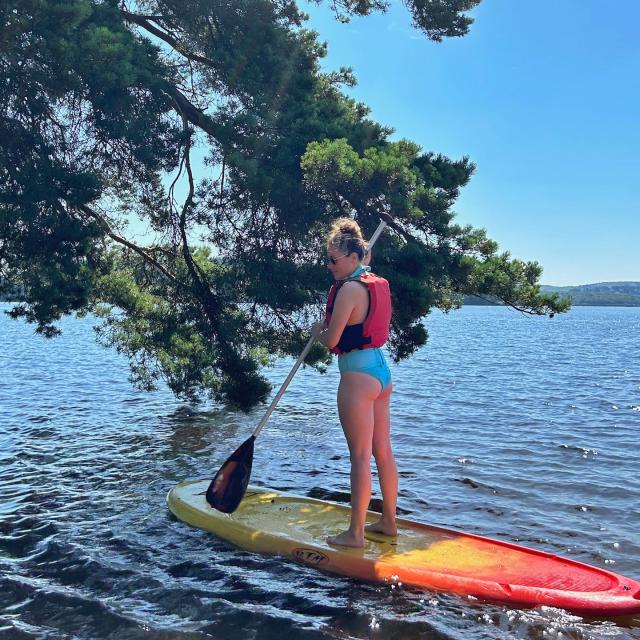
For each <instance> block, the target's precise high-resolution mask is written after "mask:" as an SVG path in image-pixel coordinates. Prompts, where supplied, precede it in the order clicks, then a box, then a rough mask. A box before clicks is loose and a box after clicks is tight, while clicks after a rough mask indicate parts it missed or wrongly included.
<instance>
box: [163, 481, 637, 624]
mask: <svg viewBox="0 0 640 640" xmlns="http://www.w3.org/2000/svg"><path fill="white" fill-rule="evenodd" d="M209 482H210V481H209V480H195V481H187V482H183V483H181V484H179V485H177V486H176V487H174V488H173V489H172V490H171V491H170V492H169V494H168V496H167V504H168V506H169V509H170V510H171V512H172V513H173V514H174V515H175V516H176V517H178V518H179V519H180V520H183V521H184V522H187V523H188V524H191V525H193V526H195V527H199V528H201V529H206V530H207V531H211V532H212V533H215V534H216V535H217V536H219V537H220V538H223V539H225V540H228V541H229V542H231V543H233V544H235V545H237V546H238V547H241V548H243V549H247V550H249V551H255V552H257V553H268V554H275V555H279V556H283V557H287V558H291V559H293V560H295V561H298V562H302V563H304V564H307V565H311V566H316V567H319V568H322V569H323V570H326V571H332V572H334V573H339V574H342V575H346V576H351V577H354V578H359V579H362V580H370V581H381V582H384V581H391V582H395V581H397V582H403V583H404V584H407V585H412V586H416V587H423V588H427V589H432V590H435V591H446V592H451V593H457V594H461V595H471V596H475V597H477V598H482V599H485V600H490V601H496V602H504V603H510V604H512V605H515V606H525V607H528V606H539V605H547V606H555V607H562V608H565V609H568V610H570V611H573V612H575V613H580V614H583V615H593V616H611V615H628V614H632V613H637V612H640V583H639V582H636V581H634V580H631V579H628V578H625V577H624V576H620V575H618V574H615V573H613V572H610V571H607V570H604V569H599V568H597V567H593V566H590V565H587V564H583V563H580V562H576V561H574V560H570V559H566V558H561V557H559V556H556V555H553V554H550V553H545V552H542V551H536V550H534V549H528V548H526V547H522V546H519V545H515V544H511V543H508V542H500V541H499V540H492V539H490V538H484V537H481V536H477V535H473V534H466V533H462V532H459V531H454V530H450V529H444V528H442V527H435V526H430V525H425V524H421V523H418V522H413V521H411V520H404V519H398V535H397V536H396V537H388V536H384V535H381V534H367V536H366V539H365V546H364V548H363V549H352V548H348V547H340V546H333V545H329V544H328V543H327V542H326V538H327V536H330V535H334V534H336V533H338V532H340V531H343V530H345V529H346V528H347V526H348V523H349V518H350V511H351V510H350V508H349V507H347V506H345V505H340V504H336V503H333V502H328V501H324V500H317V499H314V498H305V497H300V496H293V495H289V494H286V493H280V492H277V491H273V490H269V489H265V488H262V487H252V486H250V487H249V488H248V490H247V493H246V495H245V497H244V499H243V501H242V502H241V503H240V506H239V507H238V509H237V510H236V511H235V512H234V513H233V514H224V513H220V512H219V511H216V510H215V509H213V508H212V507H210V506H209V504H208V503H207V501H206V500H205V492H206V489H207V486H208V485H209ZM378 517H379V515H378V514H375V513H371V512H370V513H369V514H368V516H367V521H368V522H372V521H374V520H376V519H377V518H378Z"/></svg>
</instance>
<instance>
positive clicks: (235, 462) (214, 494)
mask: <svg viewBox="0 0 640 640" xmlns="http://www.w3.org/2000/svg"><path fill="white" fill-rule="evenodd" d="M386 226H387V223H386V222H381V223H380V224H379V225H378V228H377V229H376V230H375V232H374V234H373V235H372V236H371V240H369V248H371V247H372V246H373V245H374V243H375V241H376V240H377V239H378V237H379V236H380V234H381V233H382V231H383V230H384V228H385V227H386ZM314 341H315V338H314V337H313V336H311V338H309V342H307V346H306V347H305V348H304V350H303V351H302V353H301V354H300V356H299V358H298V359H297V360H296V363H295V364H294V365H293V368H292V369H291V371H290V372H289V375H288V376H287V379H286V380H285V381H284V382H283V383H282V386H281V387H280V390H279V391H278V393H277V394H276V396H275V398H274V399H273V400H272V401H271V404H270V405H269V408H268V409H267V412H266V413H265V414H264V416H263V417H262V420H260V423H259V424H258V426H257V427H256V429H255V431H254V432H253V434H252V435H251V436H250V437H249V438H248V439H247V440H245V441H244V442H243V443H242V444H241V445H240V446H239V447H238V448H237V449H236V450H235V451H234V452H233V453H232V454H231V455H230V456H229V457H228V458H227V460H226V461H225V463H224V464H223V465H222V466H221V467H220V469H219V471H218V473H216V475H215V476H214V478H213V480H212V481H211V484H210V485H209V488H208V489H207V493H206V496H205V497H206V499H207V502H208V503H209V504H210V505H211V506H212V507H213V508H214V509H217V510H218V511H222V512H223V513H233V512H234V511H235V510H236V509H237V508H238V505H239V504H240V501H241V500H242V498H243V497H244V494H245V492H246V490H247V485H248V484H249V477H250V476H251V465H252V464H253V448H254V443H255V441H256V438H257V437H258V436H259V435H260V432H261V431H262V429H263V428H264V426H265V425H266V424H267V421H268V420H269V417H270V416H271V414H272V412H273V410H274V409H275V408H276V405H277V404H278V402H279V401H280V398H281V397H282V395H283V394H284V392H285V391H286V389H287V387H288V386H289V383H290V382H291V380H292V378H293V376H294V375H295V374H296V371H297V370H298V369H299V368H300V365H301V364H302V362H303V361H304V359H305V358H306V357H307V354H308V353H309V350H310V349H311V347H312V345H313V343H314Z"/></svg>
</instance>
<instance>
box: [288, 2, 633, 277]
mask: <svg viewBox="0 0 640 640" xmlns="http://www.w3.org/2000/svg"><path fill="white" fill-rule="evenodd" d="M300 6H301V7H302V8H303V9H304V10H305V11H306V12H308V13H309V14H310V16H311V17H310V21H309V23H308V25H307V26H310V27H311V28H313V29H315V30H317V31H318V32H319V34H320V39H321V40H324V41H327V43H328V47H329V54H328V56H327V58H326V59H325V67H326V68H327V69H337V68H338V67H340V66H351V67H353V70H354V73H355V75H356V77H357V79H358V86H357V87H355V88H353V89H348V92H349V93H350V94H351V95H352V96H353V97H354V98H356V99H358V100H360V101H362V102H364V103H366V104H367V105H368V106H369V107H370V108H371V109H372V114H371V115H372V117H373V118H374V119H375V120H377V121H379V122H381V123H383V124H385V125H388V126H391V127H394V128H395V130H396V133H395V134H394V136H393V137H394V139H396V138H408V139H410V140H413V141H415V142H417V143H418V144H420V145H421V146H422V147H423V148H424V149H425V150H428V151H434V152H438V153H443V154H445V155H447V156H449V157H451V158H459V157H461V156H463V155H468V156H470V158H471V160H472V161H473V162H475V163H476V164H477V171H476V174H475V175H474V176H473V178H472V180H471V182H470V183H469V185H468V186H467V187H465V189H464V190H463V193H462V195H461V197H460V198H459V200H458V202H457V203H456V206H455V207H454V209H455V210H456V211H457V213H458V221H459V222H461V223H465V224H467V223H468V224H472V225H474V226H477V227H484V228H486V229H487V231H488V233H489V236H490V237H491V238H493V239H495V240H497V241H498V242H499V243H500V247H501V249H503V250H509V251H511V253H512V255H513V256H514V257H518V258H522V259H525V260H536V261H538V262H540V263H541V264H542V265H543V267H544V273H543V276H542V282H543V283H545V284H556V285H570V284H572V285H575V284H584V283H589V282H603V281H613V280H636V281H640V255H639V254H640V249H639V248H638V244H639V240H640V196H639V195H638V188H640V177H639V176H640V155H639V154H638V150H639V149H640V126H639V124H640V123H639V119H640V118H639V116H640V108H639V107H640V80H639V78H640V73H639V70H640V37H639V36H640V34H639V33H638V25H639V24H640V2H637V1H636V0H617V1H616V2H611V3H605V2H602V0H598V1H596V0H555V1H550V0H535V1H534V0H484V1H483V2H482V3H481V4H480V6H479V7H477V8H476V9H475V10H474V11H473V12H472V14H471V15H472V16H473V17H474V18H475V22H474V24H473V25H472V26H471V31H470V33H469V35H467V36H466V37H464V38H458V39H451V40H446V41H444V42H442V43H440V44H438V43H433V42H430V41H429V40H427V38H426V37H425V36H423V35H422V34H421V33H420V32H418V31H416V30H414V29H413V28H412V27H411V22H410V16H409V14H408V12H407V11H406V9H405V8H404V6H403V5H402V3H401V2H399V1H398V0H392V8H391V10H390V11H389V12H388V13H386V14H377V15H373V16H369V17H367V18H357V19H356V18H354V19H352V20H351V22H350V23H349V24H346V25H343V24H340V23H338V22H337V21H336V20H335V19H334V18H333V14H332V12H331V11H330V8H329V3H328V1H326V2H325V3H324V4H323V5H321V6H320V7H316V6H313V5H310V4H307V3H305V2H301V5H300Z"/></svg>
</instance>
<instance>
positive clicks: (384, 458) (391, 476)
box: [365, 385, 398, 536]
mask: <svg viewBox="0 0 640 640" xmlns="http://www.w3.org/2000/svg"><path fill="white" fill-rule="evenodd" d="M392 389H393V385H389V386H388V387H387V388H386V389H385V390H384V391H383V392H382V393H381V394H380V396H379V397H378V399H377V400H376V401H375V403H374V406H373V413H374V428H373V456H374V458H375V459H376V467H377V468H378V480H379V481H380V490H381V491H382V516H381V518H380V520H378V521H377V522H374V523H372V524H370V525H369V526H367V527H365V529H366V531H371V532H374V533H383V534H385V535H388V536H395V535H396V534H397V533H398V529H397V527H396V503H397V501H398V470H397V468H396V461H395V459H394V457H393V452H392V450H391V437H390V424H391V418H390V411H389V404H390V400H391V391H392Z"/></svg>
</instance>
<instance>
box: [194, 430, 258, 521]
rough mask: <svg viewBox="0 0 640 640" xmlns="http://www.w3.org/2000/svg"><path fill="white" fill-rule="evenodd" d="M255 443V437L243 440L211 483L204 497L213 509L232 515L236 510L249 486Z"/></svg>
mask: <svg viewBox="0 0 640 640" xmlns="http://www.w3.org/2000/svg"><path fill="white" fill-rule="evenodd" d="M255 441H256V437H255V436H251V437H250V438H249V439H248V440H245V441H244V442H243V443H242V444H241V445H240V446H239V447H238V448H237V449H236V450H235V451H234V452H233V453H232V454H231V455H230V456H229V458H227V461H226V462H225V463H224V464H223V465H222V466H221V467H220V470H219V471H218V473H216V475H215V477H214V478H213V480H212V481H211V484H210V485H209V488H208V489H207V493H206V496H205V497H206V499H207V502H208V503H209V504H210V505H211V506H212V507H213V508H214V509H217V510H218V511H222V512H223V513H233V512H234V511H235V510H236V509H237V508H238V505H239V504H240V502H241V500H242V498H243V497H244V494H245V491H246V490H247V485H248V484H249V477H250V476H251V465H252V464H253V443H254V442H255Z"/></svg>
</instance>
